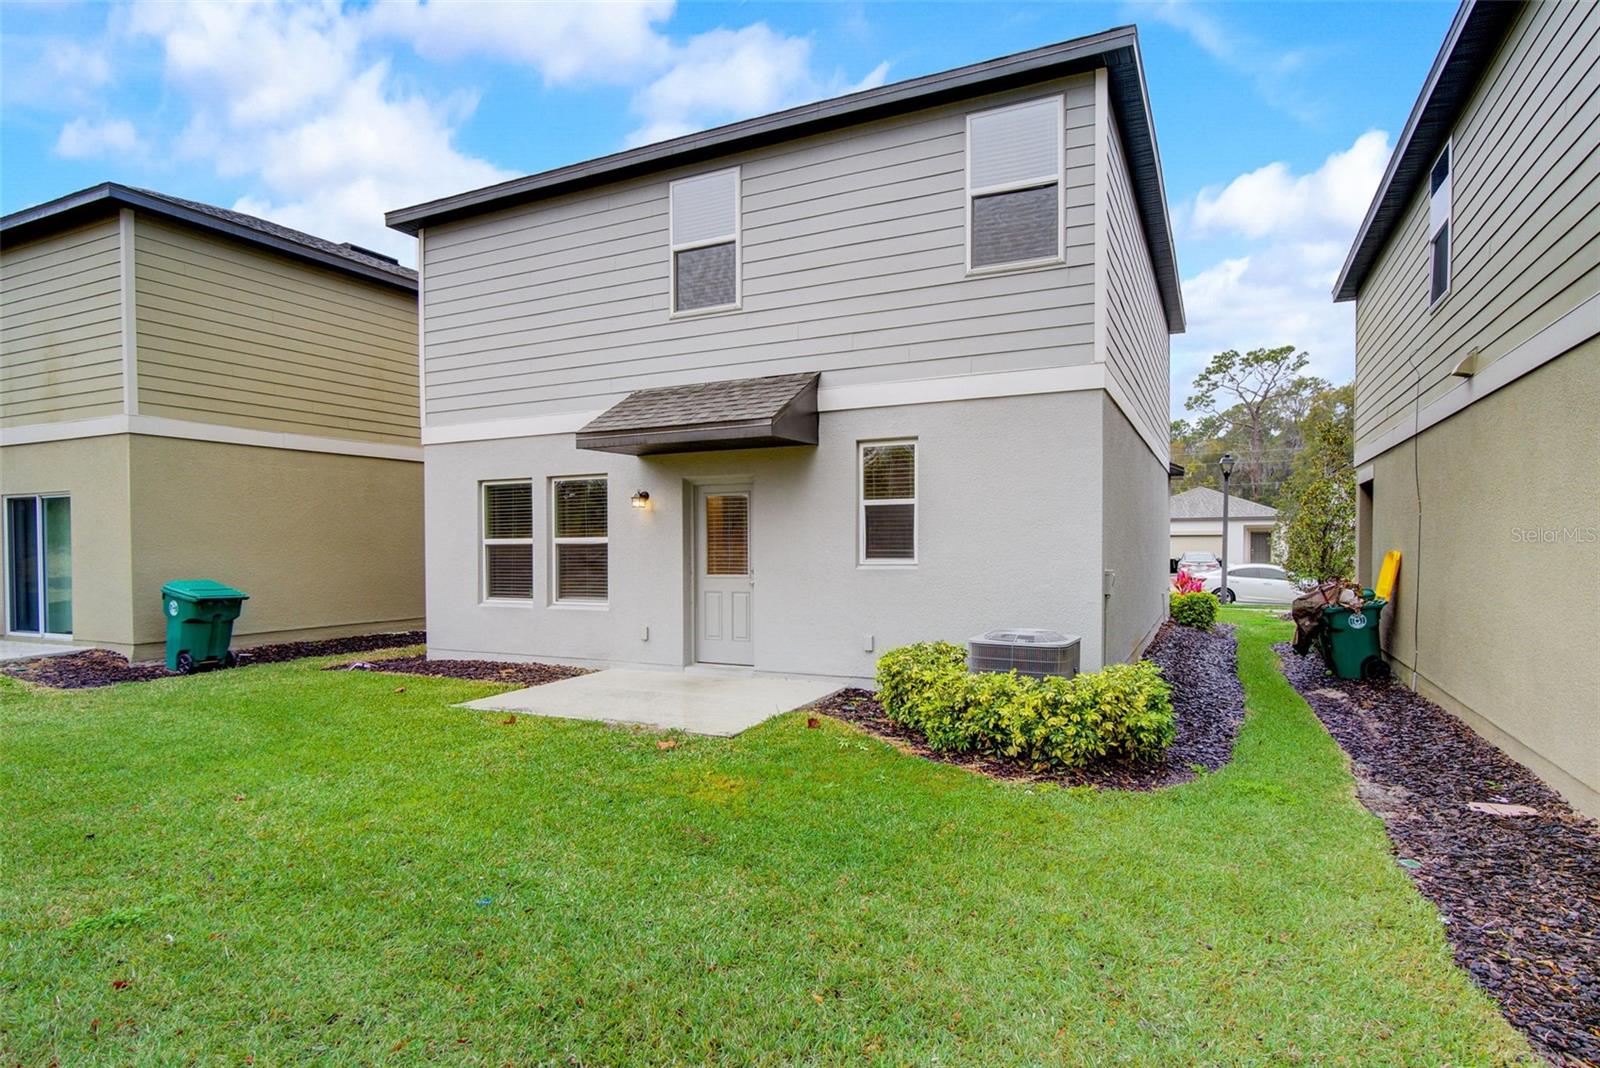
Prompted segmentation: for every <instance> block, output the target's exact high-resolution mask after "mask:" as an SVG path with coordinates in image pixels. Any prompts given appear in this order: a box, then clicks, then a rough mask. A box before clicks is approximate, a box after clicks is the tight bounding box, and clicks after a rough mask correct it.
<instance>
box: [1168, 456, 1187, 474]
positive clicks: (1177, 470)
mask: <svg viewBox="0 0 1600 1068" xmlns="http://www.w3.org/2000/svg"><path fill="white" fill-rule="evenodd" d="M1186 474H1188V472H1187V471H1185V470H1184V469H1183V465H1182V464H1175V463H1173V462H1171V461H1170V460H1169V461H1167V477H1168V478H1182V477H1183V476H1184V475H1186Z"/></svg>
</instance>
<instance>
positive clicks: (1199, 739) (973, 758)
mask: <svg viewBox="0 0 1600 1068" xmlns="http://www.w3.org/2000/svg"><path fill="white" fill-rule="evenodd" d="M1237 651H1238V645H1237V642H1236V641H1235V638H1234V634H1233V628H1232V627H1230V626H1227V625H1226V624H1219V625H1218V626H1217V627H1216V628H1215V629H1214V630H1212V631H1211V632H1209V633H1207V632H1203V631H1198V630H1195V629H1194V628H1192V627H1179V626H1174V625H1173V624H1172V623H1171V622H1170V621H1169V622H1168V623H1167V624H1165V625H1164V626H1163V627H1162V630H1161V632H1160V633H1159V634H1157V635H1156V637H1155V640H1154V641H1152V642H1151V643H1150V648H1149V649H1148V650H1146V652H1145V654H1144V658H1145V659H1146V660H1152V661H1154V662H1155V663H1156V664H1157V665H1159V666H1160V668H1161V671H1162V673H1163V674H1164V675H1165V676H1166V678H1167V681H1168V682H1170V683H1172V707H1173V711H1174V713H1175V723H1176V727H1177V738H1176V740H1175V741H1174V742H1173V744H1172V747H1171V748H1170V749H1168V750H1167V752H1166V754H1165V756H1164V757H1163V758H1162V759H1161V760H1159V761H1155V762H1150V763H1132V762H1127V761H1107V762H1105V763H1101V764H1096V765H1092V766H1090V767H1087V768H1077V769H1074V770H1072V771H1046V772H1038V771H1034V770H1033V769H1031V768H1029V767H1028V766H1027V765H1025V764H1020V763H1018V762H1017V761H1014V760H1007V759H1005V758H1004V757H996V756H988V755H985V754H981V753H939V752H935V751H934V750H932V749H929V748H928V744H927V740H926V739H925V738H924V737H923V736H922V733H921V732H920V731H915V730H912V729H910V728H908V727H902V726H901V725H900V724H898V723H895V722H894V721H892V720H890V719H889V718H888V717H887V716H885V715H884V713H883V706H881V705H880V704H878V700H877V698H876V696H874V695H873V693H872V692H871V691H870V690H854V689H850V690H839V691H838V692H836V693H832V694H829V695H828V696H827V697H824V698H823V699H822V700H820V701H818V702H816V703H815V704H814V705H812V706H811V708H812V709H813V710H814V711H818V712H822V713H825V714H827V715H830V716H833V717H835V718H836V719H842V720H845V721H846V722H848V723H854V724H855V725H856V726H858V727H861V728H862V729H864V730H865V731H866V732H867V733H868V734H872V735H876V736H877V737H879V738H882V739H883V740H885V741H887V742H889V743H891V744H893V745H894V746H896V747H897V748H899V749H902V750H904V751H906V752H909V753H913V754H915V755H917V756H922V757H926V758H928V759H929V760H937V761H939V762H940V763H943V764H955V765H958V766H960V767H964V768H967V769H969V770H971V771H976V772H979V773H980V774H983V775H988V776H990V777H991V778H995V779H1019V780H1024V781H1027V782H1050V783H1059V784H1061V785H1063V786H1098V787H1103V788H1108V789H1115V790H1155V789H1159V788H1161V787H1163V786H1173V785H1176V784H1178V783H1181V782H1187V781H1189V780H1190V779H1192V778H1194V777H1195V773H1196V771H1197V770H1199V769H1204V770H1206V771H1215V770H1217V769H1218V768H1220V767H1222V766H1223V765H1224V764H1226V763H1227V762H1228V760H1229V759H1230V758H1231V757H1232V756H1233V742H1234V739H1235V738H1236V737H1237V736H1238V733H1239V724H1240V723H1242V722H1243V721H1244V689H1243V687H1241V686H1240V685H1239V674H1238V671H1237V670H1236V665H1237V659H1236V657H1237Z"/></svg>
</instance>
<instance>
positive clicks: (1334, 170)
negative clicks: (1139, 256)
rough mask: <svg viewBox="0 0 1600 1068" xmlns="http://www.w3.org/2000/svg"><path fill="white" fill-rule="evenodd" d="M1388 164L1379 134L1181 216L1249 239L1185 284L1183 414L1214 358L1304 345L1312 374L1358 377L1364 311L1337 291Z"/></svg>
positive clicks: (1177, 380)
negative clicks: (1358, 317)
mask: <svg viewBox="0 0 1600 1068" xmlns="http://www.w3.org/2000/svg"><path fill="white" fill-rule="evenodd" d="M1388 158H1389V139H1388V135H1387V134H1385V133H1383V132H1382V131H1370V132H1368V133H1365V134H1362V135H1361V136H1360V137H1359V138H1357V139H1356V141H1355V143H1354V144H1352V145H1351V147H1350V148H1348V149H1346V150H1344V151H1341V152H1335V153H1333V154H1332V155H1330V156H1328V157H1327V159H1326V160H1325V161H1324V162H1323V164H1322V165H1321V166H1320V167H1318V168H1317V169H1316V170H1315V171H1312V172H1310V173H1308V174H1302V175H1296V174H1294V173H1293V172H1292V171H1291V170H1290V169H1289V167H1288V166H1287V165H1286V164H1284V163H1272V164H1269V165H1267V166H1265V167H1261V168H1259V169H1257V170H1254V171H1251V172H1249V173H1247V174H1243V175H1240V176H1239V177H1237V178H1235V179H1234V180H1233V181H1231V182H1229V183H1228V184H1227V186H1225V187H1223V188H1222V189H1221V190H1215V189H1207V190H1202V191H1201V193H1200V194H1199V195H1198V196H1197V197H1196V198H1195V201H1194V203H1193V204H1192V205H1188V206H1187V208H1186V211H1185V212H1183V213H1182V214H1183V215H1184V216H1185V217H1186V218H1187V219H1188V220H1189V227H1190V228H1191V229H1192V230H1193V231H1194V232H1196V233H1200V234H1204V233H1213V234H1214V233H1226V234H1232V235H1238V236H1242V237H1245V238H1248V239H1250V244H1249V246H1248V247H1247V249H1246V250H1245V251H1244V252H1243V253H1242V254H1240V255H1236V256H1230V257H1228V258H1226V259H1223V260H1221V261H1219V262H1217V263H1214V264H1212V265H1211V266H1209V267H1207V268H1205V269H1204V270H1202V271H1200V272H1199V273H1198V274H1195V275H1192V276H1190V277H1189V278H1186V279H1184V282H1183V302H1184V308H1185V309H1186V311H1187V312H1188V331H1187V332H1186V333H1184V334H1182V335H1180V336H1178V337H1175V338H1173V339H1172V381H1173V390H1172V393H1173V398H1174V405H1173V407H1174V410H1178V409H1179V408H1181V404H1182V399H1183V398H1184V397H1185V396H1187V395H1188V392H1189V386H1190V384H1191V383H1192V382H1193V381H1194V376H1195V375H1196V374H1197V373H1198V372H1199V371H1200V370H1201V369H1202V368H1203V367H1204V366H1205V364H1206V363H1207V361H1209V360H1210V358H1211V356H1212V355H1213V354H1214V353H1217V352H1221V351H1222V350H1224V349H1238V350H1239V351H1241V352H1244V351H1247V350H1249V349H1253V348H1261V347H1265V346H1273V345H1297V346H1299V347H1300V348H1301V349H1303V350H1305V351H1306V352H1307V353H1308V354H1309V355H1310V357H1311V364H1310V366H1309V367H1308V368H1307V373H1310V374H1316V375H1321V376H1322V377H1324V378H1327V379H1329V380H1331V381H1333V382H1335V383H1343V382H1348V381H1349V380H1350V378H1351V377H1352V375H1353V374H1354V373H1355V312H1354V306H1353V305H1351V304H1335V303H1333V298H1332V297H1331V295H1330V293H1331V291H1332V289H1333V281H1334V278H1335V276H1336V275H1337V274H1338V271H1339V268H1340V266H1341V265H1342V264H1343V263H1344V257H1345V254H1346V252H1347V251H1348V250H1349V247H1350V242H1351V241H1352V240H1353V239H1354V237H1355V231H1356V228H1357V226H1359V225H1360V222H1361V219H1362V217H1363V216H1364V215H1365V213H1366V209H1367V205H1368V204H1369V203H1370V202H1371V199H1372V195H1373V192H1374V191H1375V190H1376V189H1377V186H1378V181H1379V179H1380V178H1381V177H1382V175H1383V169H1384V166H1385V165H1386V164H1387V162H1388Z"/></svg>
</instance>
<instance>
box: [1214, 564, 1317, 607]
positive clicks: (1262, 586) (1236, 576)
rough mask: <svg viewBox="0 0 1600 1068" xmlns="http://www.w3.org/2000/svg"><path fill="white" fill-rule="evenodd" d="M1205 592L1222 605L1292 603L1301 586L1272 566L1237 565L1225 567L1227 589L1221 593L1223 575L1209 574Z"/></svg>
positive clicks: (1285, 573)
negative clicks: (1235, 602)
mask: <svg viewBox="0 0 1600 1068" xmlns="http://www.w3.org/2000/svg"><path fill="white" fill-rule="evenodd" d="M1200 577H1202V578H1204V579H1205V584H1206V587H1205V588H1206V592H1207V593H1215V594H1216V595H1217V596H1218V597H1219V598H1221V600H1222V603H1223V604H1230V603H1232V602H1234V601H1238V602H1239V603H1240V604H1285V605H1286V604H1293V603H1294V599H1295V598H1296V597H1298V596H1300V587H1299V586H1297V585H1295V584H1294V583H1293V582H1290V581H1289V574H1288V572H1286V571H1284V569H1283V568H1281V567H1276V566H1274V565H1272V564H1240V565H1239V566H1238V567H1230V568H1228V588H1227V590H1226V591H1222V590H1221V586H1222V572H1221V571H1220V570H1218V571H1208V572H1206V573H1205V574H1204V575H1202V576H1200Z"/></svg>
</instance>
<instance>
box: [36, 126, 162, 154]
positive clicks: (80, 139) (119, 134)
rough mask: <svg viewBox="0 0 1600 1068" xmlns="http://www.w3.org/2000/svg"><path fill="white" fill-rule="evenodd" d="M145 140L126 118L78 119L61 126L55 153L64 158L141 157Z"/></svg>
mask: <svg viewBox="0 0 1600 1068" xmlns="http://www.w3.org/2000/svg"><path fill="white" fill-rule="evenodd" d="M144 152H145V143H144V139H143V138H141V137H140V136H139V131H138V130H136V129H134V127H133V123H131V122H129V121H128V120H127V119H106V120H105V121H103V122H96V121H94V120H93V119H85V118H76V119H73V120H72V121H71V122H69V123H67V124H66V125H65V126H63V127H62V128H61V135H60V136H59V137H57V138H56V155H58V156H61V157H63V158H65V159H102V158H105V157H110V156H142V155H143V154H144Z"/></svg>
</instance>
